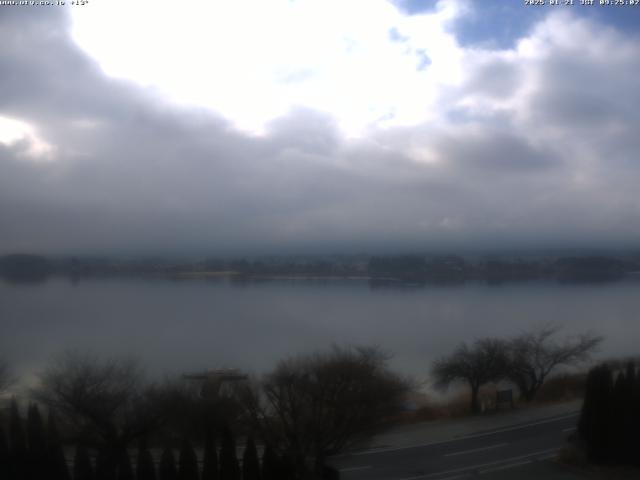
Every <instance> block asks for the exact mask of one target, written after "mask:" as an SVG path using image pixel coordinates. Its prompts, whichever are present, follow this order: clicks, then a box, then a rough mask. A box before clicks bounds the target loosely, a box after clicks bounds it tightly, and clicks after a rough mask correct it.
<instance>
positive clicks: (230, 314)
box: [0, 278, 640, 379]
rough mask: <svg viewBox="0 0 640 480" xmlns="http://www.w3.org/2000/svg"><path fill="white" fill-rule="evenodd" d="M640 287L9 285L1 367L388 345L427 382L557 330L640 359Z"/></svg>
mask: <svg viewBox="0 0 640 480" xmlns="http://www.w3.org/2000/svg"><path fill="white" fill-rule="evenodd" d="M639 293H640V282H637V281H635V282H631V281H625V282H616V283H608V284H598V285H585V284H582V285H561V284H557V283H511V284H503V285H486V284H464V285H456V286H421V287H410V286H404V287H401V286H395V287H392V286H390V287H382V288H373V287H372V286H370V284H369V283H368V282H367V281H366V280H331V281H314V280H296V281H287V280H272V281H261V282H237V281H230V280H226V279H217V280H202V279H193V280H179V281H177V280H171V279H166V278H125V279H123V278H96V279H83V280H81V281H79V282H72V281H70V280H69V279H66V278H52V279H49V280H48V281H46V282H43V283H38V284H9V283H5V282H2V281H0V357H4V358H6V359H7V360H9V362H10V364H11V365H12V368H13V370H14V372H15V373H16V374H17V375H18V376H21V377H22V378H23V379H29V378H33V374H34V372H37V371H38V370H39V369H41V368H42V367H43V366H45V365H46V363H47V361H49V359H50V358H51V357H52V356H53V355H55V354H58V353H60V352H62V351H64V350H66V349H70V348H73V349H80V350H91V351H94V352H97V353H99V354H106V355H134V356H136V357H138V358H139V359H140V360H141V361H142V363H143V364H144V365H145V367H146V369H147V371H148V372H149V374H151V375H163V374H177V373H183V372H186V371H192V370H199V369H205V368H215V367H238V368H241V369H243V370H246V371H249V372H253V373H261V372H265V371H267V370H268V369H270V368H271V367H273V366H274V365H275V363H276V362H277V361H278V360H279V359H281V358H283V357H286V356H288V355H291V354H295V353H300V352H309V351H311V350H315V349H322V348H326V347H328V346H330V345H331V344H334V343H335V344H340V345H343V344H367V345H369V344H377V345H380V346H381V347H383V348H384V349H386V350H388V351H389V352H391V353H393V354H394V357H393V359H392V360H391V364H392V366H393V367H394V368H395V369H397V370H398V371H401V372H403V373H406V374H410V375H414V376H416V377H417V378H418V379H424V378H426V375H427V372H428V369H429V366H430V362H431V361H432V360H433V359H434V358H436V357H438V356H440V355H442V354H446V353H448V352H450V351H451V349H453V348H454V347H455V346H456V345H457V344H458V343H459V342H461V341H471V340H473V339H474V338H478V337H482V336H509V335H513V334H517V333H519V332H521V331H523V330H526V329H527V328H530V327H532V326H535V325H538V324H541V323H545V322H554V323H556V324H558V325H561V326H563V327H564V333H566V334H576V333H579V332H583V331H585V330H592V331H595V332H597V333H600V334H602V335H604V336H605V342H604V343H603V345H602V348H601V351H600V353H599V354H598V356H600V357H604V356H622V355H631V354H638V353H640V352H639V347H638V341H639V340H640V318H639V312H640V295H639Z"/></svg>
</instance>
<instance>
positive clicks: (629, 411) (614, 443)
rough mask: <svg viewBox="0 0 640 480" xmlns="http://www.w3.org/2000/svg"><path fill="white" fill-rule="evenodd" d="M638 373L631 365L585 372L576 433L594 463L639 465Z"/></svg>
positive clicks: (639, 415) (639, 374) (639, 376)
mask: <svg viewBox="0 0 640 480" xmlns="http://www.w3.org/2000/svg"><path fill="white" fill-rule="evenodd" d="M638 432H640V371H639V370H638V368H637V366H636V364H635V363H634V362H629V363H628V364H627V365H626V368H621V369H614V368H612V367H611V366H609V365H607V364H602V365H599V366H597V367H594V368H592V369H591V370H590V371H589V374H588V376H587V382H586V390H585V397H584V404H583V407H582V412H581V415H580V420H579V422H578V434H579V436H580V439H581V440H582V441H583V442H584V445H585V450H586V454H587V457H588V459H589V460H590V461H592V462H594V463H601V464H628V465H640V442H639V441H638Z"/></svg>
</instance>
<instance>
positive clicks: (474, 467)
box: [399, 448, 558, 480]
mask: <svg viewBox="0 0 640 480" xmlns="http://www.w3.org/2000/svg"><path fill="white" fill-rule="evenodd" d="M557 451H558V449H557V448H550V449H548V450H540V451H539V452H533V453H528V454H526V455H518V456H517V457H510V458H503V459H502V460H496V461H493V462H487V463H479V464H477V465H469V466H468V467H460V468H454V469H453V470H444V471H442V472H433V473H427V474H424V475H416V476H414V477H405V478H401V479H399V480H420V479H426V478H434V477H439V476H442V475H447V474H449V473H460V472H467V471H473V470H478V469H480V468H482V467H491V466H493V465H496V466H497V465H504V464H505V463H510V462H516V461H518V460H524V459H531V458H532V457H537V456H541V455H547V454H550V453H551V452H557Z"/></svg>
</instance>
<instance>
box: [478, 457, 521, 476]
mask: <svg viewBox="0 0 640 480" xmlns="http://www.w3.org/2000/svg"><path fill="white" fill-rule="evenodd" d="M530 463H531V460H523V461H521V462H515V463H509V464H507V465H499V466H497V467H492V468H485V469H484V470H480V472H479V473H480V474H483V473H489V472H499V471H500V470H508V469H510V468H515V467H520V466H522V465H528V464H530Z"/></svg>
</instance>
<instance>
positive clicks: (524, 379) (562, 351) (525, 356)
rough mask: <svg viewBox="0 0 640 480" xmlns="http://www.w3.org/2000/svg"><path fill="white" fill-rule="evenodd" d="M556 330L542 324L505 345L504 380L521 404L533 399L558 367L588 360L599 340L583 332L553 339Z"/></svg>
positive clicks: (553, 327) (555, 327)
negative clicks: (506, 359) (515, 393)
mask: <svg viewBox="0 0 640 480" xmlns="http://www.w3.org/2000/svg"><path fill="white" fill-rule="evenodd" d="M559 330H560V328H559V327H557V326H552V325H545V326H542V327H539V328H536V329H534V330H532V331H530V332H526V333H523V334H522V335H519V336H517V337H515V338H514V339H512V340H511V341H510V342H509V345H508V347H509V349H508V351H509V364H508V368H507V377H508V378H509V380H511V381H512V382H513V383H514V384H515V385H516V387H517V388H518V390H519V391H520V395H521V397H522V398H524V400H525V401H527V402H529V401H531V400H533V399H534V398H535V396H536V394H537V393H538V390H539V389H540V387H541V386H542V385H543V384H544V381H545V380H546V378H547V377H548V376H549V374H550V373H551V372H552V371H553V370H554V369H556V368H557V367H559V366H561V365H565V366H566V365H577V364H579V363H581V362H584V361H586V360H588V359H589V358H590V355H591V354H592V353H593V352H594V351H595V350H596V349H597V347H598V345H600V343H601V342H602V337H600V336H597V335H594V334H593V333H584V334H582V335H579V336H577V337H573V338H570V337H568V338H565V339H564V340H562V341H560V342H558V341H556V340H555V338H554V337H555V336H556V334H557V333H558V332H559Z"/></svg>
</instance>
